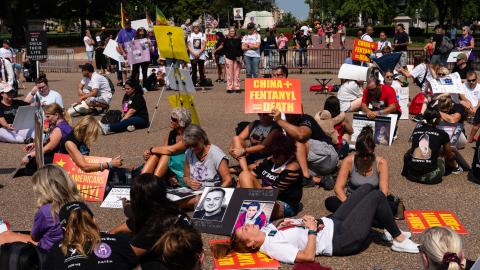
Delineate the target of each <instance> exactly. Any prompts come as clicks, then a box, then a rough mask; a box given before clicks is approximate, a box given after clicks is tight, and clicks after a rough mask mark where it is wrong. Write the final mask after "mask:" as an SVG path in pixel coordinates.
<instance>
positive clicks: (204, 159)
mask: <svg viewBox="0 0 480 270" xmlns="http://www.w3.org/2000/svg"><path fill="white" fill-rule="evenodd" d="M183 141H184V143H185V145H186V146H187V150H186V151H185V167H184V173H183V181H184V183H185V184H186V186H187V187H189V188H191V189H193V190H201V189H204V188H205V187H230V186H231V185H232V176H231V175H230V172H229V169H228V159H227V156H226V155H225V154H224V153H223V151H222V150H221V149H220V148H219V147H218V146H216V145H214V144H211V143H210V141H209V140H208V137H207V133H206V132H205V131H204V130H203V129H202V128H201V127H200V126H198V125H194V124H191V125H189V126H188V127H187V128H186V129H185V132H184V134H183ZM199 199H200V196H195V197H191V198H187V199H185V200H182V201H179V204H180V206H181V207H182V208H186V209H193V207H194V206H195V205H196V204H197V203H198V201H199Z"/></svg>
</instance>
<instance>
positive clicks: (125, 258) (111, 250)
mask: <svg viewBox="0 0 480 270" xmlns="http://www.w3.org/2000/svg"><path fill="white" fill-rule="evenodd" d="M59 218H60V226H61V227H62V231H63V239H62V240H61V241H60V242H59V243H56V244H55V245H54V246H53V247H52V249H51V251H50V253H49V254H48V257H47V259H46V262H45V267H46V269H51V270H67V269H72V268H78V269H89V270H110V269H119V270H130V269H133V268H135V267H136V266H137V264H138V259H137V257H136V256H135V253H133V250H132V248H131V246H130V244H129V242H128V239H127V237H126V236H124V235H113V234H108V233H103V232H100V227H99V226H98V225H97V223H96V220H95V217H94V216H93V213H92V211H91V210H90V209H89V208H88V206H87V205H85V204H84V203H83V202H69V203H67V204H65V205H63V207H62V208H61V209H60V213H59Z"/></svg>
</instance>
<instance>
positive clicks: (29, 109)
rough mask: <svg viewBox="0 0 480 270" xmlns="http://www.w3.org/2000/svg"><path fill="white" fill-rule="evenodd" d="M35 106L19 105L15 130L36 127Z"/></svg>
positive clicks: (14, 122)
mask: <svg viewBox="0 0 480 270" xmlns="http://www.w3.org/2000/svg"><path fill="white" fill-rule="evenodd" d="M35 110H36V108H35V106H20V107H18V110H17V113H16V114H15V119H14V120H13V127H14V128H15V130H22V129H34V128H35Z"/></svg>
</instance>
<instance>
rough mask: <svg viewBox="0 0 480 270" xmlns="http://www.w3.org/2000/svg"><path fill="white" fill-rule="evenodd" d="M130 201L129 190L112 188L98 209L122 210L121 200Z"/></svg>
mask: <svg viewBox="0 0 480 270" xmlns="http://www.w3.org/2000/svg"><path fill="white" fill-rule="evenodd" d="M123 199H126V200H130V189H129V188H112V190H110V192H109V193H108V195H107V197H106V198H105V200H104V201H103V202H102V205H100V207H102V208H123V204H122V200H123Z"/></svg>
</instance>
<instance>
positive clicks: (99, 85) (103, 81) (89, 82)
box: [81, 72, 112, 98]
mask: <svg viewBox="0 0 480 270" xmlns="http://www.w3.org/2000/svg"><path fill="white" fill-rule="evenodd" d="M81 83H82V84H84V85H86V86H88V87H89V89H90V90H92V89H97V96H98V97H99V96H105V97H110V98H111V97H112V89H110V84H109V83H108V80H107V78H105V77H104V76H102V75H100V74H98V73H97V72H94V73H93V74H92V78H91V79H89V78H87V77H83V79H82V81H81Z"/></svg>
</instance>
